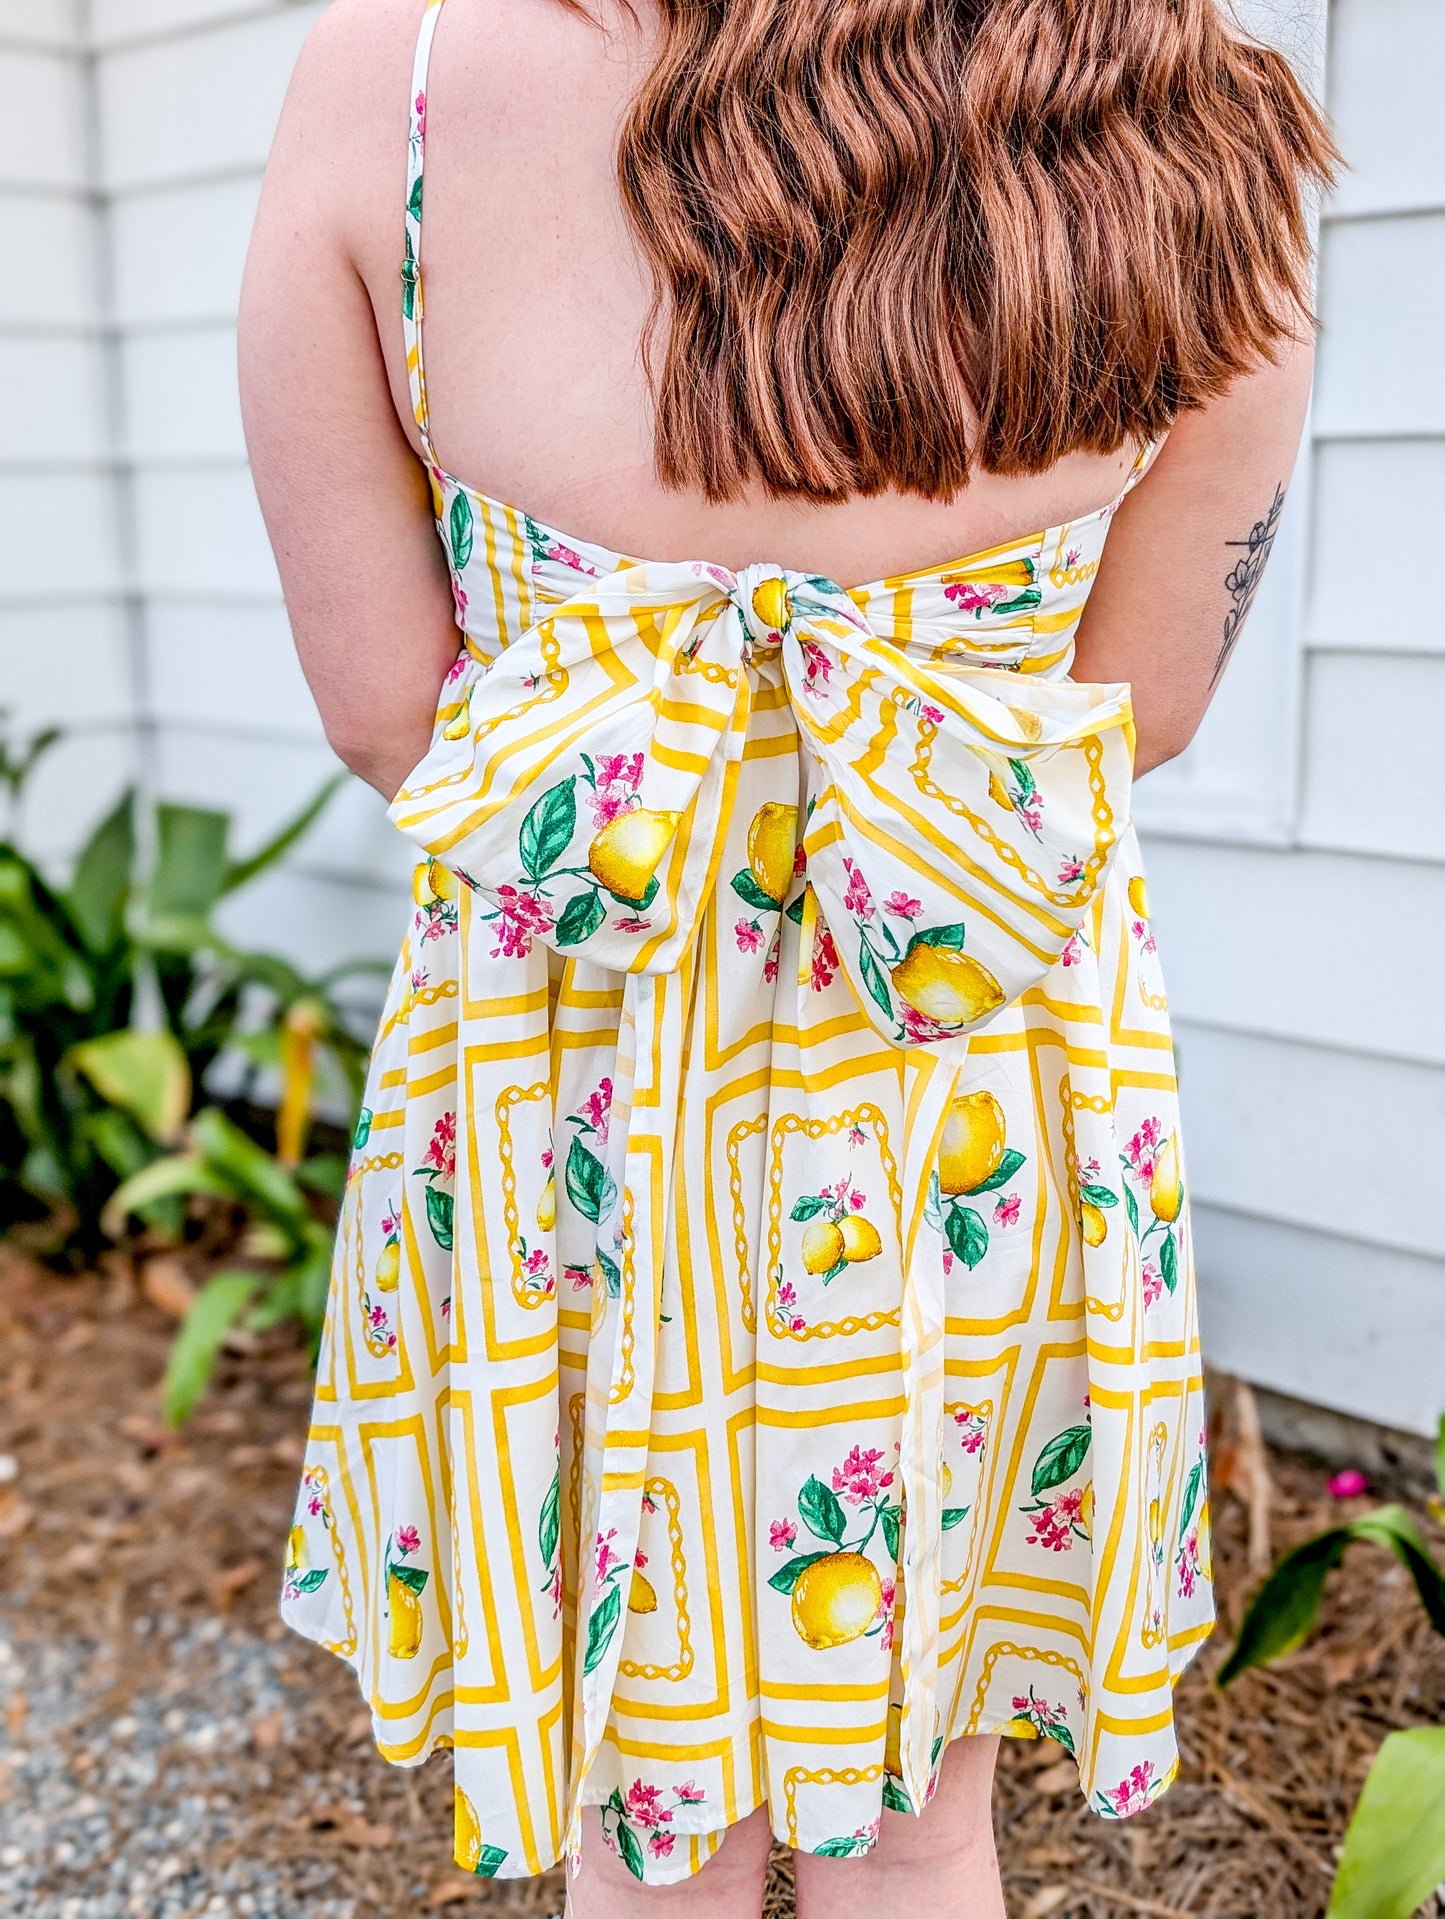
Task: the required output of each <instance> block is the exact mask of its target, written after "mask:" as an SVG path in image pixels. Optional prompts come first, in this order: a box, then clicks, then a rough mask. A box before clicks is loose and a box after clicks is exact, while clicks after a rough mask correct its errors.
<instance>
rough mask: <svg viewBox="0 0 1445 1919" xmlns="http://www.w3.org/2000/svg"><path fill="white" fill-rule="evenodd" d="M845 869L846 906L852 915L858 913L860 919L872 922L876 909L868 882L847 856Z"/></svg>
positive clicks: (844, 862)
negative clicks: (846, 876)
mask: <svg viewBox="0 0 1445 1919" xmlns="http://www.w3.org/2000/svg"><path fill="white" fill-rule="evenodd" d="M843 868H844V871H845V872H846V873H847V875H848V890H847V892H846V893H844V895H843V904H844V906H845V907H846V908H847V910H848V911H849V912H850V913H856V914H857V915H858V917H859V919H865V920H871V919H872V918H873V915H874V912H875V910H876V909H875V907H874V905H873V895H872V893H870V892H869V890H868V882H867V880H865V879H864V877H863V875H862V874H861V873H860V872H859V871H858V868H857V867H856V866H855V865H854V864H853V862H852V860H850V859H849V858H848V857H847V855H846V854H845V855H844V856H843Z"/></svg>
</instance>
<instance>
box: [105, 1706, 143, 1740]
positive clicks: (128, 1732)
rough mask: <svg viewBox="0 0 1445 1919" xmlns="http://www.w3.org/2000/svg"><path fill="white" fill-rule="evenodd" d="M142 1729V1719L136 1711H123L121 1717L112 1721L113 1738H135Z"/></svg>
mask: <svg viewBox="0 0 1445 1919" xmlns="http://www.w3.org/2000/svg"><path fill="white" fill-rule="evenodd" d="M139 1731H140V1721H139V1720H138V1719H137V1718H136V1717H135V1715H134V1713H129V1712H126V1713H122V1714H121V1716H120V1718H119V1719H116V1720H114V1721H112V1723H111V1728H110V1736H111V1738H112V1739H134V1738H135V1736H136V1734H137V1733H138V1732H139Z"/></svg>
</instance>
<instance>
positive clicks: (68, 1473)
mask: <svg viewBox="0 0 1445 1919" xmlns="http://www.w3.org/2000/svg"><path fill="white" fill-rule="evenodd" d="M173 1330H174V1322H173V1321H172V1320H170V1319H168V1318H167V1317H166V1315H165V1314H164V1312H162V1311H161V1310H159V1309H158V1308H157V1307H156V1306H155V1305H153V1304H152V1303H151V1302H150V1301H149V1300H148V1299H146V1298H144V1297H142V1296H140V1294H139V1292H138V1289H137V1287H136V1284H135V1281H134V1278H133V1276H132V1275H131V1272H130V1269H129V1267H128V1266H126V1265H124V1264H122V1263H120V1262H116V1264H115V1265H113V1267H112V1268H111V1270H110V1271H109V1273H108V1274H106V1275H104V1276H92V1277H88V1278H85V1279H80V1280H74V1279H70V1280H65V1279H57V1278H54V1277H52V1276H50V1275H49V1274H47V1273H45V1272H43V1271H42V1270H41V1269H39V1268H37V1267H35V1266H33V1265H31V1264H30V1263H29V1262H27V1261H25V1260H23V1259H20V1258H16V1257H12V1256H7V1255H6V1253H5V1252H4V1249H3V1248H0V1456H9V1458H10V1459H11V1460H13V1462H14V1467H13V1471H12V1469H11V1468H10V1466H8V1465H6V1464H5V1463H3V1457H0V1475H6V1474H8V1475H9V1476H8V1477H0V1910H3V1911H5V1912H10V1911H15V1912H21V1911H24V1912H25V1913H27V1914H34V1915H36V1919H51V1916H52V1915H53V1919H107V1916H108V1915H110V1914H112V1913H114V1914H117V1915H121V1914H131V1915H139V1919H170V1915H175V1919H194V1916H195V1915H202V1914H207V1915H209V1914H215V1915H221V1914H229V1913H236V1914H243V1915H244V1914H258V1915H261V1919H301V1915H303V1914H304V1915H306V1919H320V1916H322V1915H325V1916H326V1919H332V1916H333V1915H334V1919H353V1916H354V1919H402V1915H407V1919H411V1915H414V1914H417V1913H418V1912H422V1913H425V1912H427V1911H432V1910H436V1911H456V1912H462V1911H464V1910H465V1909H467V1908H468V1907H470V1908H471V1909H473V1910H480V1909H486V1910H490V1911H498V1912H512V1913H527V1912H530V1913H535V1914H539V1915H542V1914H554V1913H557V1912H559V1911H560V1909H561V1905H562V1889H561V1879H560V1875H555V1874H554V1875H551V1876H549V1877H548V1878H547V1879H543V1880H537V1881H532V1882H527V1883H523V1884H518V1883H515V1882H513V1883H511V1884H496V1883H493V1884H486V1883H482V1882H477V1881H475V1880H465V1879H463V1878H461V1876H460V1875H458V1874H457V1873H455V1872H454V1871H453V1870H452V1869H451V1867H450V1864H449V1858H450V1800H451V1782H450V1768H449V1765H448V1763H447V1761H446V1759H445V1757H444V1756H439V1757H437V1758H436V1759H434V1760H433V1761H431V1762H430V1763H429V1764H428V1765H426V1766H424V1767H422V1768H419V1769H416V1770H410V1771H400V1770H394V1769H392V1768H390V1767H388V1766H386V1765H385V1764H384V1763H383V1762H382V1761H381V1760H380V1759H379V1758H378V1757H377V1756H376V1754H375V1752H374V1751H373V1750H372V1748H371V1742H370V1730H369V1716H368V1715H367V1714H366V1713H365V1711H364V1710H363V1709H362V1705H361V1702H360V1699H359V1697H358V1694H357V1691H356V1686H355V1682H354V1680H353V1679H352V1677H351V1674H350V1673H349V1671H347V1670H346V1669H345V1668H343V1667H342V1666H341V1665H340V1663H339V1662H338V1661H336V1660H333V1659H331V1658H329V1657H328V1656H327V1655H325V1654H324V1653H321V1652H319V1651H317V1650H315V1649H314V1648H312V1647H310V1646H307V1645H305V1644H303V1643H302V1642H301V1641H299V1640H297V1639H294V1638H293V1636H292V1635H290V1634H288V1633H286V1632H285V1631H284V1629H283V1628H282V1627H281V1626H280V1624H279V1622H278V1620H277V1619H276V1616H275V1604H276V1590H277V1581H278V1576H279V1574H278V1567H279V1558H280V1551H281V1544H282V1540H283V1537H284V1533H285V1528H286V1526H287V1524H288V1523H289V1520H290V1515H291V1507H292V1500H293V1496H294V1492H295V1483H296V1473H297V1466H298V1462H299V1459H300V1455H301V1436H302V1433H303V1431H304V1428H305V1422H306V1416H307V1409H308V1405H309V1401H310V1391H311V1387H310V1377H309V1372H308V1369H307V1366H306V1363H305V1360H304V1358H303V1356H302V1355H301V1354H299V1353H298V1352H297V1351H296V1350H295V1349H294V1348H292V1347H290V1346H289V1345H287V1344H286V1343H285V1342H284V1340H283V1339H281V1338H277V1339H276V1340H275V1341H274V1342H267V1343H266V1344H263V1345H260V1346H257V1347H256V1348H254V1349H253V1350H250V1351H247V1352H243V1353H236V1354H230V1355H228V1356H227V1357H226V1358H225V1359H224V1360H223V1362H222V1367H221V1371H220V1374H219V1376H218V1380H217V1383H216V1386H215V1388H214V1390H213V1392H212V1394H211V1396H210V1397H209V1399H208V1400H207V1401H206V1402H205V1404H204V1406H203V1407H202V1409H201V1411H200V1412H199V1413H198V1414H197V1415H196V1417H195V1418H194V1419H193V1421H192V1422H191V1424H190V1425H189V1426H188V1427H187V1428H186V1429H185V1431H184V1432H183V1433H181V1434H179V1435H177V1434H173V1433H170V1432H168V1431H166V1430H165V1429H164V1428H163V1426H162V1424H161V1421H160V1417H159V1409H158V1393H157V1386H158V1381H159V1378H160V1374H161V1370H162V1367H163V1364H164V1359H165V1353H166V1349H167V1345H168V1342H169V1340H170V1337H171V1335H172V1332H173ZM1217 1397H1218V1398H1219V1399H1220V1401H1221V1402H1223V1403H1227V1402H1228V1399H1229V1394H1228V1391H1227V1389H1225V1388H1223V1387H1221V1389H1220V1391H1219V1392H1218V1394H1217ZM1224 1441H1225V1443H1224V1444H1223V1445H1222V1447H1221V1457H1220V1459H1219V1461H1218V1465H1219V1467H1220V1471H1219V1475H1218V1476H1219V1478H1220V1479H1221V1480H1222V1481H1224V1482H1225V1483H1224V1484H1223V1486H1222V1487H1220V1488H1219V1489H1218V1490H1217V1495H1216V1513H1215V1529H1216V1535H1215V1561H1216V1572H1217V1577H1218V1584H1219V1593H1220V1605H1221V1614H1222V1624H1221V1630H1220V1631H1219V1633H1218V1634H1217V1636H1216V1638H1215V1640H1214V1641H1213V1642H1212V1644H1211V1645H1210V1646H1209V1647H1207V1648H1206V1649H1205V1651H1204V1653H1203V1654H1202V1656H1201V1657H1200V1658H1199V1659H1198V1660H1197V1661H1196V1663H1195V1665H1194V1666H1193V1668H1192V1669H1191V1671H1190V1672H1189V1674H1188V1675H1187V1676H1186V1677H1185V1679H1184V1681H1183V1682H1182V1684H1181V1687H1180V1692H1179V1700H1178V1711H1179V1723H1180V1730H1181V1737H1182V1744H1183V1773H1182V1777H1181V1779H1180V1781H1179V1783H1178V1784H1177V1785H1176V1786H1175V1787H1174V1788H1173V1789H1172V1790H1171V1791H1170V1792H1169V1793H1168V1794H1167V1795H1166V1796H1165V1798H1164V1799H1163V1800H1162V1801H1161V1802H1160V1804H1159V1805H1158V1806H1157V1807H1156V1808H1155V1809H1153V1810H1152V1811H1151V1812H1149V1813H1148V1814H1146V1815H1145V1816H1144V1817H1142V1818H1138V1819H1132V1820H1128V1821H1125V1822H1123V1823H1120V1824H1117V1825H1115V1824H1105V1823H1103V1822H1101V1821H1100V1820H1098V1819H1097V1818H1095V1817H1094V1816H1093V1815H1092V1814H1091V1813H1090V1812H1089V1811H1088V1810H1087V1808H1086V1807H1085V1805H1084V1803H1083V1801H1082V1799H1081V1798H1080V1796H1079V1794H1078V1791H1077V1787H1076V1785H1075V1784H1074V1780H1073V1769H1072V1766H1070V1765H1068V1764H1061V1763H1060V1759H1059V1754H1058V1752H1057V1750H1056V1749H1055V1748H1054V1747H1052V1746H1050V1745H1042V1746H1040V1745H1035V1744H1031V1743H1025V1742H1022V1741H1006V1742H1005V1744H1004V1747H1003V1752H1002V1757H1001V1761H1000V1766H999V1777H998V1789H997V1795H996V1808H997V1811H996V1826H997V1831H998V1836H999V1849H1000V1853H1001V1855H1002V1859H1003V1866H1004V1876H1005V1880H1006V1883H1007V1887H1008V1894H1009V1910H1010V1912H1011V1914H1014V1915H1017V1919H1045V1915H1057V1919H1123V1916H1124V1915H1128V1914H1135V1913H1142V1914H1155V1915H1159V1916H1160V1919H1181V1916H1182V1915H1188V1919H1226V1916H1228V1919H1256V1916H1267V1919H1318V1915H1320V1914H1321V1913H1323V1911H1324V1908H1325V1904H1326V1900H1327V1896H1328V1890H1329V1883H1330V1878H1331V1873H1332V1870H1333V1861H1334V1856H1335V1850H1336V1848H1337V1846H1338V1844H1339V1841H1340V1838H1341V1835H1342V1834H1343V1831H1344V1828H1345V1825H1346V1822H1347V1820H1348V1816H1349V1812H1350V1808H1351V1806H1352V1805H1353V1803H1354V1799H1355V1796H1356V1794H1357V1792H1358V1790H1359V1786H1360V1783H1361V1781H1362V1779H1363V1777H1364V1774H1365V1771H1366V1769H1367V1767H1368V1765H1369V1762H1370V1759H1371V1756H1372V1754H1373V1753H1374V1751H1375V1749H1376V1747H1377V1746H1378V1744H1379V1742H1380V1740H1381V1739H1382V1738H1383V1737H1384V1735H1385V1734H1386V1733H1387V1732H1388V1731H1390V1730H1391V1729H1392V1728H1394V1727H1397V1726H1406V1725H1417V1724H1421V1723H1425V1722H1436V1721H1439V1720H1440V1719H1441V1717H1442V1715H1445V1641H1441V1640H1440V1639H1438V1638H1436V1637H1434V1636H1433V1635H1431V1633H1430V1632H1429V1630H1428V1628H1427V1627H1426V1625H1425V1623H1424V1621H1423V1619H1422V1618H1421V1617H1420V1612H1419V1607H1418V1604H1417V1603H1416V1602H1415V1599H1414V1596H1413V1589H1412V1588H1411V1587H1410V1586H1409V1585H1408V1583H1407V1581H1406V1580H1405V1577H1404V1575H1403V1573H1402V1572H1401V1570H1400V1568H1399V1567H1398V1566H1397V1565H1396V1563H1395V1561H1394V1560H1393V1559H1392V1558H1390V1557H1388V1556H1387V1555H1385V1554H1383V1553H1378V1552H1374V1551H1372V1550H1370V1549H1368V1548H1356V1549H1355V1550H1354V1552H1353V1553H1352V1555H1351V1557H1350V1559H1349V1560H1348V1562H1347V1564H1346V1566H1345V1567H1344V1569H1343V1570H1342V1571H1341V1572H1340V1573H1339V1574H1337V1575H1335V1577H1334V1579H1333V1581H1332V1584H1331V1588H1330V1592H1329V1596H1328V1601H1327V1605H1326V1609H1325V1615H1324V1619H1323V1622H1322V1626H1321V1629H1320V1630H1319V1632H1318V1633H1317V1634H1316V1635H1315V1637H1314V1639H1313V1640H1312V1641H1311V1642H1310V1644H1309V1646H1308V1647H1307V1648H1306V1649H1305V1650H1304V1651H1302V1652H1300V1653H1299V1654H1297V1655H1295V1656H1294V1657H1293V1658H1292V1659H1290V1660H1289V1661H1288V1662H1286V1663H1285V1664H1284V1665H1282V1666H1280V1667H1279V1668H1277V1669H1275V1670H1273V1671H1270V1672H1268V1673H1264V1674H1250V1675H1246V1677H1245V1678H1244V1679H1242V1680H1241V1681H1239V1682H1238V1684H1237V1685H1236V1686H1234V1687H1233V1688H1232V1689H1231V1690H1230V1691H1229V1692H1228V1693H1227V1694H1221V1693H1219V1692H1218V1691H1217V1690H1216V1689H1215V1688H1214V1687H1213V1685H1212V1684H1211V1678H1212V1675H1213V1673H1214V1672H1215V1671H1216V1670H1217V1668H1218V1666H1219V1664H1220V1662H1221V1660H1222V1658H1223V1656H1224V1652H1225V1650H1226V1649H1227V1647H1228V1644H1229V1642H1230V1639H1231V1636H1232V1630H1233V1628H1234V1626H1235V1625H1236V1624H1237V1622H1238V1619H1239V1616H1240V1612H1241V1607H1242V1602H1243V1600H1244V1598H1245V1596H1246V1594H1247V1593H1248V1592H1249V1590H1250V1589H1251V1587H1252V1586H1253V1584H1254V1583H1255V1575H1254V1574H1253V1573H1251V1572H1250V1571H1249V1570H1248V1565H1247V1555H1246V1542H1247V1537H1248V1530H1249V1511H1248V1507H1249V1504H1250V1501H1251V1499H1252V1501H1253V1506H1254V1525H1255V1529H1256V1555H1258V1552H1259V1549H1260V1546H1261V1545H1262V1543H1263V1541H1262V1539H1261V1536H1260V1535H1261V1529H1262V1528H1263V1527H1264V1526H1266V1525H1267V1528H1268V1533H1269V1543H1270V1544H1271V1545H1272V1548H1273V1550H1274V1551H1275V1552H1278V1551H1280V1550H1281V1549H1283V1548H1286V1547H1288V1546H1290V1545H1292V1544H1294V1543H1296V1542H1298V1541H1299V1540H1301V1539H1303V1538H1305V1537H1306V1536H1307V1535H1308V1534H1310V1533H1311V1532H1314V1531H1316V1530H1318V1529H1319V1528H1320V1527H1322V1526H1323V1525H1326V1524H1329V1523H1331V1521H1332V1520H1334V1519H1336V1518H1338V1516H1339V1515H1340V1512H1341V1510H1342V1509H1341V1507H1340V1506H1339V1505H1338V1504H1336V1503H1335V1502H1333V1501H1332V1500H1330V1498H1329V1496H1328V1494H1327V1492H1326V1490H1325V1478H1326V1473H1325V1470H1324V1469H1323V1468H1322V1467H1321V1465H1320V1464H1319V1463H1318V1462H1314V1461H1311V1460H1308V1459H1305V1458H1302V1457H1299V1456H1294V1455H1289V1454H1282V1453H1278V1452H1274V1453H1271V1454H1269V1456H1268V1478H1267V1480H1266V1479H1265V1478H1264V1477H1262V1476H1261V1473H1260V1471H1259V1462H1258V1461H1257V1460H1256V1463H1255V1465H1254V1467H1253V1468H1252V1469H1250V1468H1249V1460H1248V1459H1246V1460H1245V1466H1244V1467H1241V1463H1240V1461H1241V1456H1242V1453H1247V1452H1248V1448H1241V1447H1240V1446H1239V1445H1238V1444H1236V1443H1235V1442H1234V1441H1233V1440H1232V1439H1230V1437H1229V1435H1228V1434H1226V1435H1225V1436H1224ZM1250 1457H1251V1458H1253V1457H1254V1455H1250ZM1382 1490H1384V1491H1388V1490H1389V1489H1382ZM1368 1503H1369V1502H1368V1501H1365V1502H1360V1503H1359V1505H1358V1506H1357V1507H1356V1508H1353V1509H1358V1510H1363V1509H1364V1506H1365V1505H1367V1504H1368ZM1344 1510H1346V1511H1349V1510H1352V1508H1351V1507H1346V1508H1344ZM1419 1517H1420V1519H1421V1523H1422V1525H1423V1526H1424V1528H1425V1530H1426V1532H1427V1534H1430V1535H1431V1536H1432V1537H1433V1540H1434V1543H1435V1545H1436V1547H1437V1549H1438V1548H1440V1547H1441V1546H1442V1545H1445V1535H1442V1533H1441V1530H1440V1529H1439V1528H1438V1527H1434V1526H1432V1525H1431V1524H1430V1522H1429V1521H1428V1520H1427V1519H1426V1518H1425V1517H1424V1515H1423V1514H1420V1515H1419ZM7 1888H8V1890H7ZM7 1901H8V1903H7ZM1425 1910H1427V1911H1431V1912H1434V1911H1437V1910H1438V1911H1439V1912H1441V1913H1442V1914H1445V1905H1439V1906H1435V1905H1432V1906H1431V1907H1429V1908H1426V1909H1425ZM767 1911H768V1914H769V1916H770V1919H783V1915H785V1914H789V1913H791V1901H790V1898H789V1896H788V1887H787V1862H786V1859H784V1858H783V1857H782V1856H781V1855H780V1856H779V1858H778V1859H777V1861H776V1862H775V1867H774V1873H773V1882H772V1885H771V1887H770V1893H769V1902H768V1908H767Z"/></svg>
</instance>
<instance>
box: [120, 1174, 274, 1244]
mask: <svg viewBox="0 0 1445 1919" xmlns="http://www.w3.org/2000/svg"><path fill="white" fill-rule="evenodd" d="M195 1193H203V1194H206V1195H208V1196H209V1197H211V1198H214V1199H230V1200H240V1199H241V1198H242V1197H243V1195H242V1193H241V1192H240V1191H239V1189H238V1188H237V1187H236V1185H235V1184H234V1183H233V1182H232V1181H231V1180H229V1179H227V1178H226V1177H225V1176H224V1175H223V1174H222V1173H221V1172H220V1171H219V1170H218V1169H217V1168H216V1167H214V1166H210V1165H208V1164H207V1163H206V1162H205V1161H204V1160H203V1159H201V1158H200V1156H199V1155H198V1154H196V1153H172V1154H171V1155H170V1156H169V1157H168V1158H166V1159H157V1160H152V1162H151V1164H150V1165H149V1166H145V1167H143V1168H142V1169H141V1171H140V1172H138V1173H137V1174H136V1175H135V1176H134V1178H132V1179H128V1180H125V1181H123V1182H122V1184H121V1185H119V1186H117V1187H116V1189H115V1191H114V1192H113V1193H112V1194H111V1196H110V1198H109V1199H108V1200H107V1201H106V1205H105V1211H104V1212H103V1213H102V1214H101V1216H100V1223H101V1226H102V1228H103V1230H104V1231H105V1232H106V1233H108V1234H109V1235H110V1237H111V1238H112V1239H120V1238H121V1237H122V1236H123V1235H124V1233H125V1222H126V1220H127V1219H128V1218H129V1217H130V1215H131V1214H132V1213H143V1212H145V1210H146V1209H147V1207H150V1206H154V1205H155V1204H156V1203H157V1202H158V1201H160V1200H165V1199H189V1198H190V1197H191V1195H192V1194H195Z"/></svg>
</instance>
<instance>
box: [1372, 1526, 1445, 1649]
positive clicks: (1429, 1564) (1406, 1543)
mask: <svg viewBox="0 0 1445 1919" xmlns="http://www.w3.org/2000/svg"><path fill="white" fill-rule="evenodd" d="M1348 1530H1349V1532H1350V1535H1351V1536H1352V1538H1355V1539H1368V1540H1371V1541H1372V1542H1373V1543H1374V1544H1375V1545H1377V1546H1388V1547H1389V1548H1390V1550H1391V1552H1393V1553H1394V1555H1395V1557H1396V1558H1397V1559H1398V1560H1399V1561H1400V1562H1401V1564H1402V1565H1403V1566H1404V1567H1405V1570H1406V1571H1407V1572H1408V1573H1409V1575H1410V1577H1411V1578H1412V1579H1413V1580H1414V1582H1415V1590H1416V1592H1417V1593H1418V1594H1419V1595H1420V1604H1421V1605H1422V1606H1423V1607H1424V1608H1425V1616H1426V1618H1427V1619H1428V1620H1429V1621H1430V1624H1431V1625H1432V1626H1433V1627H1434V1628H1435V1630H1436V1632H1438V1633H1439V1634H1440V1635H1441V1636H1442V1637H1445V1575H1442V1574H1441V1571H1440V1568H1439V1567H1438V1566H1437V1565H1436V1564H1435V1561H1434V1559H1433V1558H1432V1557H1431V1554H1430V1548H1429V1547H1428V1546H1427V1545H1426V1544H1425V1541H1424V1540H1423V1539H1422V1538H1421V1536H1420V1531H1419V1528H1418V1527H1417V1526H1416V1524H1415V1522H1414V1520H1413V1519H1412V1518H1411V1517H1410V1515H1409V1514H1408V1513H1407V1512H1406V1511H1405V1509H1404V1508H1403V1507H1402V1506H1381V1507H1379V1508H1378V1509H1377V1510H1376V1511H1375V1512H1372V1513H1366V1514H1365V1515H1364V1517H1363V1518H1361V1519H1355V1520H1352V1521H1351V1522H1350V1525H1349V1528H1348Z"/></svg>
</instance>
